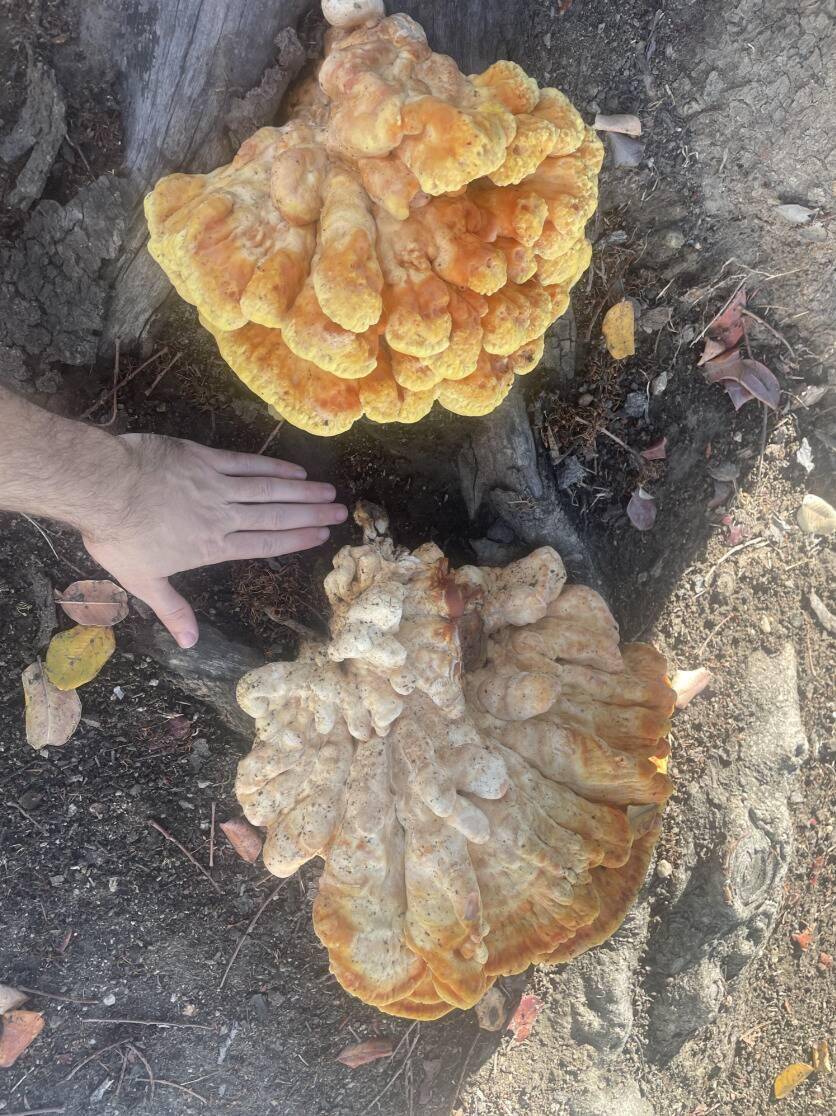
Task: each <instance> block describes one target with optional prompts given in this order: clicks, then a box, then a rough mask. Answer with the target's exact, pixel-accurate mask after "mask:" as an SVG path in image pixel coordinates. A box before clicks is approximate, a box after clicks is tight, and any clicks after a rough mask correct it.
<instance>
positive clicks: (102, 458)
mask: <svg viewBox="0 0 836 1116" xmlns="http://www.w3.org/2000/svg"><path fill="white" fill-rule="evenodd" d="M129 456H130V455H129V451H128V449H127V447H126V446H125V445H124V444H123V443H122V441H121V440H120V439H118V438H114V437H113V436H112V435H111V434H108V433H107V432H105V431H104V430H99V429H97V428H96V427H94V426H87V425H86V424H84V423H81V422H74V421H73V420H72V419H66V418H62V417H61V416H60V415H52V414H49V413H48V412H47V411H44V410H43V409H42V408H40V407H36V406H35V405H34V404H33V403H30V402H29V401H28V400H26V399H23V398H21V397H20V396H18V395H15V394H14V393H13V392H10V391H7V390H6V389H5V388H0V509H2V510H5V511H17V512H26V513H28V514H29V515H39V516H45V517H47V518H49V519H57V520H61V521H62V522H64V523H68V524H70V525H71V526H72V527H75V528H77V529H78V530H79V531H82V532H84V533H86V534H88V535H92V536H95V535H100V534H103V533H106V532H107V531H108V530H109V527H110V525H113V524H116V523H118V522H119V521H120V519H121V518H122V517H123V516H124V515H125V512H126V510H127V509H126V507H125V504H126V498H125V491H126V473H127V469H128V461H129Z"/></svg>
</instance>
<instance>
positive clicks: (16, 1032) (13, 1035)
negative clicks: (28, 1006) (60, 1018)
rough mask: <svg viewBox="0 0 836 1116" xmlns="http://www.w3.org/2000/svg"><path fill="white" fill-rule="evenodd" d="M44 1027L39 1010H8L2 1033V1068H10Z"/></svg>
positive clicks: (0, 1047)
mask: <svg viewBox="0 0 836 1116" xmlns="http://www.w3.org/2000/svg"><path fill="white" fill-rule="evenodd" d="M43 1029H44V1017H43V1015H42V1014H41V1013H40V1012H39V1011H7V1012H6V1014H5V1015H4V1016H3V1033H2V1035H0V1069H8V1068H9V1067H10V1066H13V1065H14V1064H15V1062H16V1061H17V1060H18V1058H19V1057H20V1055H21V1054H22V1053H23V1051H24V1050H25V1049H26V1048H27V1047H28V1046H29V1045H30V1044H31V1043H32V1042H34V1041H35V1039H36V1038H37V1037H38V1035H39V1034H40V1033H41V1031H42V1030H43Z"/></svg>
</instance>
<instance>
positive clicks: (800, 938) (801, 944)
mask: <svg viewBox="0 0 836 1116" xmlns="http://www.w3.org/2000/svg"><path fill="white" fill-rule="evenodd" d="M790 937H791V938H792V940H793V941H794V942H795V944H796V945H797V946H798V948H799V949H800V950H801V952H802V953H806V952H807V950H808V949H809V948H810V943H811V942H812V940H813V931H812V929H811V928H810V927H809V926H807V927H806V928H805V929H804V930H796V931H795V933H794V934H790Z"/></svg>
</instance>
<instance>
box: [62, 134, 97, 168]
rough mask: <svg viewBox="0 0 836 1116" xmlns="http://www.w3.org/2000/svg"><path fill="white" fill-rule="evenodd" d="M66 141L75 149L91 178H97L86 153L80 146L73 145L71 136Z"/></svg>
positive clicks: (67, 136)
mask: <svg viewBox="0 0 836 1116" xmlns="http://www.w3.org/2000/svg"><path fill="white" fill-rule="evenodd" d="M64 139H65V140H66V141H67V143H68V144H69V145H70V147H71V148H72V149H73V151H75V152H76V154H77V155H80V156H81V161H82V163H84V165H85V167H86V168H87V173H88V174H89V175H90V177H91V178H95V177H96V176H95V175H94V174H93V171H92V170H91V168H90V164H89V163H88V162H87V156H86V155H85V154H84V152H83V151H82V150H81V148H80V147H79V146H78V144H77V143H73V141H72V140H71V139H70V137H69V135H65V136H64Z"/></svg>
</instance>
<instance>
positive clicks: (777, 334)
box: [740, 306, 795, 360]
mask: <svg viewBox="0 0 836 1116" xmlns="http://www.w3.org/2000/svg"><path fill="white" fill-rule="evenodd" d="M740 313H741V314H745V315H746V317H747V318H752V319H753V321H756V322H757V323H758V324H759V325H762V326H763V327H764V329H768V330H769V332H770V333H771V334H772V336H773V337H776V338H777V339H778V340H779V341H781V342H783V344H784V345H786V346H787V351H788V352H789V354H790V356H791V357H792V358H793V360H795V349H794V348H793V347H792V345H791V344H790V343H789V341H788V340H787V339H786V337H784V335H783V333H781V331H780V330H778V329H775V327H774V326H771V325H770V324H769V322H767V321H764V319H763V318H762V317H760V315H759V314H756V313H755V312H754V311H753V310H747V309H746V307H745V306H743V307H741V309H740Z"/></svg>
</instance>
